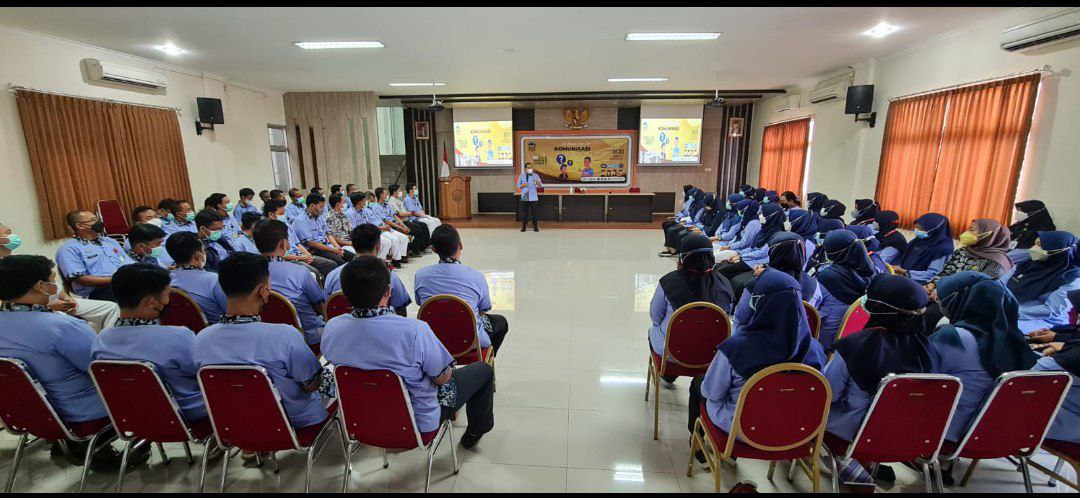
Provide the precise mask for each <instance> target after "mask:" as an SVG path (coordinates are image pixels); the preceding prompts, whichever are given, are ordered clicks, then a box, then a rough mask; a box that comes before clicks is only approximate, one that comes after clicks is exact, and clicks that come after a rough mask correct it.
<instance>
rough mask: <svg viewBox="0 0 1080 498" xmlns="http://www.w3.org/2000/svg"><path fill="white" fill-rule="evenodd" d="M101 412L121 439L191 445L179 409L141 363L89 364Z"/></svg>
mask: <svg viewBox="0 0 1080 498" xmlns="http://www.w3.org/2000/svg"><path fill="white" fill-rule="evenodd" d="M90 378H92V379H93V380H94V386H96V387H97V390H98V393H99V394H100V395H101V399H102V401H104V402H105V410H106V411H107V412H108V413H109V420H111V421H112V424H113V427H114V428H116V432H117V433H119V434H120V435H122V436H124V437H125V438H132V437H134V438H137V439H146V440H149V441H151V442H155V443H179V442H185V441H191V440H192V436H191V432H190V431H189V430H188V427H187V424H185V423H184V418H183V417H182V416H181V415H180V407H179V406H178V405H177V404H176V400H174V399H173V397H172V396H171V395H170V394H169V391H168V389H166V388H165V384H164V383H163V382H162V381H161V377H159V376H158V374H157V372H156V371H155V370H154V365H153V364H151V363H149V362H144V361H119V360H96V361H93V362H91V363H90Z"/></svg>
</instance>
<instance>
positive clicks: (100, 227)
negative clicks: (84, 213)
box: [90, 221, 105, 233]
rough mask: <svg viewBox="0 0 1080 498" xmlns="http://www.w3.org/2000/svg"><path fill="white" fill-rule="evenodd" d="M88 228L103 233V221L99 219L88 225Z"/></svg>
mask: <svg viewBox="0 0 1080 498" xmlns="http://www.w3.org/2000/svg"><path fill="white" fill-rule="evenodd" d="M90 230H93V231H95V232H97V233H105V223H103V222H100V221H99V222H97V223H94V224H93V225H90Z"/></svg>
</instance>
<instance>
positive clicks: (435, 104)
mask: <svg viewBox="0 0 1080 498" xmlns="http://www.w3.org/2000/svg"><path fill="white" fill-rule="evenodd" d="M427 108H428V110H429V111H432V112H439V111H441V110H443V109H446V107H445V106H443V103H442V101H441V100H435V95H434V94H432V95H431V105H429V106H427Z"/></svg>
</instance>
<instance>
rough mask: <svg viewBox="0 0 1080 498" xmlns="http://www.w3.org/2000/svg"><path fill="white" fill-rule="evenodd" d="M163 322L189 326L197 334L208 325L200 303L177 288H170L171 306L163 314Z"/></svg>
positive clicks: (163, 323)
mask: <svg viewBox="0 0 1080 498" xmlns="http://www.w3.org/2000/svg"><path fill="white" fill-rule="evenodd" d="M161 324H162V325H174V326H179V327H187V328H189V329H191V331H192V332H195V333H196V334H198V333H199V331H200V330H202V329H205V328H206V327H207V326H208V325H207V323H206V315H204V314H203V311H202V308H201V307H199V303H196V302H195V300H194V299H192V298H191V296H189V295H188V293H187V292H184V291H182V290H180V289H176V288H173V289H170V290H169V307H168V308H167V309H166V310H165V313H163V314H162V315H161Z"/></svg>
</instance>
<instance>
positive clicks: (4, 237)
mask: <svg viewBox="0 0 1080 498" xmlns="http://www.w3.org/2000/svg"><path fill="white" fill-rule="evenodd" d="M21 245H22V237H21V236H19V234H17V233H15V232H14V231H13V230H12V229H11V227H9V226H7V225H5V224H3V223H0V258H6V257H8V256H11V253H12V252H13V251H15V249H18V248H19V246H21Z"/></svg>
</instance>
